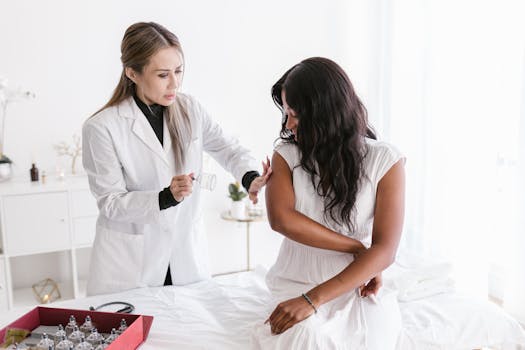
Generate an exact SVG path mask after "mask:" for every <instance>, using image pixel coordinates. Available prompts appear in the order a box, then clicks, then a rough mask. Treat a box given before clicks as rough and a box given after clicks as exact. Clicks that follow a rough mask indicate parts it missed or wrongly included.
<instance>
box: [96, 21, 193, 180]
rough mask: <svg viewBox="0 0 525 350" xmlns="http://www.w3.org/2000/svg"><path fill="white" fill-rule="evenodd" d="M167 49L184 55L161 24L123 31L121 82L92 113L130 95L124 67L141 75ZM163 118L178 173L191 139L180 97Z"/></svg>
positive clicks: (132, 86)
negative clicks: (153, 59)
mask: <svg viewBox="0 0 525 350" xmlns="http://www.w3.org/2000/svg"><path fill="white" fill-rule="evenodd" d="M167 47H173V48H175V49H177V51H179V52H180V54H181V56H182V57H183V59H184V53H183V52H182V47H181V45H180V42H179V39H178V38H177V36H176V35H175V34H173V33H172V32H170V31H169V30H167V29H166V28H165V27H163V26H161V25H160V24H157V23H154V22H147V23H146V22H139V23H135V24H133V25H131V26H130V27H129V28H128V29H126V32H125V33H124V38H123V39H122V43H121V45H120V52H121V57H120V60H121V61H122V73H121V75H120V80H119V82H118V84H117V87H116V88H115V90H114V91H113V95H112V96H111V98H110V99H109V101H108V102H107V103H106V104H105V105H104V107H102V108H101V109H100V110H98V111H97V112H96V113H95V114H97V113H99V112H100V111H103V110H104V109H106V108H108V107H112V106H116V105H118V104H119V103H121V102H122V101H124V100H126V99H127V98H129V97H130V96H133V95H134V94H135V90H136V86H135V83H133V81H131V79H129V78H128V77H127V76H126V68H127V67H129V68H131V69H133V70H134V71H136V72H138V73H142V72H143V70H144V67H145V66H146V65H147V64H148V63H149V60H150V58H151V57H152V56H153V55H154V54H155V53H157V52H158V51H159V50H161V49H164V48H167ZM95 114H94V115H95ZM166 117H167V118H166V122H167V125H168V130H169V133H170V137H171V141H172V142H171V144H172V147H173V153H174V155H175V167H176V168H177V170H181V169H183V167H184V163H185V148H186V146H185V145H186V144H187V142H186V141H187V138H189V137H190V136H191V125H190V118H189V115H188V109H187V105H186V103H185V101H184V100H183V97H181V96H179V94H177V97H176V98H175V102H174V103H173V104H171V105H170V106H168V107H167V108H166Z"/></svg>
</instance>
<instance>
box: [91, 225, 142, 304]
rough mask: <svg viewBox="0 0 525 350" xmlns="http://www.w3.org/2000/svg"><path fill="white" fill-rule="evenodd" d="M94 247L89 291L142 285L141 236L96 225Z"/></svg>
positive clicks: (108, 291) (98, 292) (104, 291)
mask: <svg viewBox="0 0 525 350" xmlns="http://www.w3.org/2000/svg"><path fill="white" fill-rule="evenodd" d="M97 238H98V239H97V240H96V242H95V245H94V247H93V255H92V265H91V271H90V276H89V281H88V294H90V295H92V294H102V293H112V292H116V291H122V290H126V289H131V288H137V287H140V286H141V278H142V265H143V256H144V253H143V252H144V235H142V234H127V233H123V232H119V231H114V230H108V229H104V228H100V227H99V232H98V237H97Z"/></svg>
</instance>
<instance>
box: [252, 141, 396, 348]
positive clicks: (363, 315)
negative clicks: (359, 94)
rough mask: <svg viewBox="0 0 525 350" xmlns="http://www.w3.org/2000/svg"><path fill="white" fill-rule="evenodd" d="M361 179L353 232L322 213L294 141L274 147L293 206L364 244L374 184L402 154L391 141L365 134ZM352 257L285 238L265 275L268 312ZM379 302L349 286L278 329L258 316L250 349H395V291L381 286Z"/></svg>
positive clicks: (329, 275)
mask: <svg viewBox="0 0 525 350" xmlns="http://www.w3.org/2000/svg"><path fill="white" fill-rule="evenodd" d="M366 149H367V155H366V157H365V160H364V174H365V176H364V180H363V181H362V184H361V187H360V189H359V191H358V195H357V199H356V205H355V216H354V218H355V219H354V226H355V228H356V229H355V232H349V231H348V229H346V228H344V227H342V226H339V225H337V224H336V223H335V222H333V221H332V220H330V219H328V218H325V217H324V215H323V207H324V206H323V198H322V197H320V196H319V195H318V194H317V193H316V191H315V189H314V187H313V186H312V183H311V180H310V176H309V175H308V174H307V173H306V172H305V171H304V170H303V169H302V168H300V167H298V164H299V160H300V158H299V156H300V155H299V151H298V149H297V147H296V146H295V145H291V144H280V145H278V146H277V147H276V149H275V151H276V152H278V153H279V154H280V155H281V156H282V157H283V158H284V160H285V161H286V163H287V164H288V166H289V167H290V170H291V171H292V174H293V175H292V176H293V187H294V192H295V209H296V210H298V211H299V212H301V213H302V214H304V215H306V216H308V217H309V218H311V219H313V220H315V221H317V222H319V223H321V224H323V225H324V226H326V227H329V228H330V229H332V230H334V231H336V232H340V233H344V234H346V235H347V236H349V237H352V238H355V239H358V240H359V241H361V242H362V243H363V244H364V245H365V246H367V247H369V246H370V244H371V240H372V224H373V219H374V207H375V199H376V192H377V184H378V183H379V181H380V180H381V178H382V177H383V176H384V175H385V173H386V172H387V171H388V170H389V169H390V168H391V167H392V166H393V165H394V164H395V163H396V162H398V161H399V160H401V159H404V157H403V155H402V154H401V153H400V152H399V151H398V150H397V149H396V148H395V147H393V146H392V145H390V144H388V143H385V142H381V141H376V140H371V139H366ZM352 261H353V256H352V255H351V254H347V253H340V252H336V251H331V250H325V249H319V248H313V247H310V246H306V245H303V244H300V243H297V242H295V241H292V240H290V239H288V238H284V240H283V243H282V245H281V249H280V251H279V256H278V257H277V261H276V262H275V264H274V265H273V267H272V268H271V269H270V271H269V272H268V274H267V277H266V284H267V285H268V288H269V289H270V291H271V292H272V303H271V304H270V305H269V307H268V310H267V311H268V315H265V316H266V317H267V316H269V315H270V313H271V312H272V311H273V310H274V309H275V307H276V305H277V304H279V303H280V302H282V301H285V300H288V299H291V298H295V297H297V296H300V295H301V293H305V292H307V291H308V290H310V289H312V288H314V287H315V286H317V285H318V284H321V283H323V282H325V281H326V280H328V279H330V278H332V277H334V276H335V275H337V274H338V273H339V272H341V271H342V270H343V269H344V268H345V267H347V266H348V265H349V264H350V263H351V262H352ZM377 300H378V303H377V304H376V303H374V302H373V301H372V300H370V299H369V298H362V297H360V296H359V294H358V290H357V289H356V290H352V291H350V292H348V293H345V294H343V295H341V296H340V297H338V298H336V299H334V300H332V301H330V302H328V303H326V304H324V305H322V306H321V307H320V308H319V310H318V312H317V313H316V314H313V315H312V316H310V317H309V318H307V319H306V320H304V321H302V322H300V323H298V324H296V325H295V326H293V327H292V328H290V329H288V330H287V331H286V332H284V333H282V334H280V335H272V334H271V332H270V326H269V325H264V324H263V322H264V320H263V321H262V322H261V324H260V325H258V326H256V327H255V329H254V331H253V334H252V347H253V348H254V349H272V350H276V349H283V350H285V349H286V350H292V349H301V350H307V349H322V350H330V349H352V350H354V349H381V350H387V349H395V347H396V342H397V337H398V334H399V331H400V330H401V316H400V312H399V308H398V304H397V299H396V294H395V292H394V291H389V290H387V289H386V288H384V287H383V288H381V289H380V292H379V293H378V295H377Z"/></svg>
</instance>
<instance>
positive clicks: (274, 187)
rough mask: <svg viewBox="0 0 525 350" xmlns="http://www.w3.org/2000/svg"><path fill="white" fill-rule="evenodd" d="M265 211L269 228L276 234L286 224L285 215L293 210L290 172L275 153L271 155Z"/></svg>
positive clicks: (281, 158) (293, 198)
mask: <svg viewBox="0 0 525 350" xmlns="http://www.w3.org/2000/svg"><path fill="white" fill-rule="evenodd" d="M266 210H267V212H268V221H269V222H270V226H271V227H272V229H273V230H275V231H278V232H280V231H281V228H282V227H283V226H284V225H285V223H286V219H287V213H289V212H290V211H293V210H295V193H294V189H293V182H292V172H291V171H290V168H289V167H288V164H287V163H286V161H285V160H284V158H283V157H282V156H281V155H280V154H279V153H277V152H274V153H273V156H272V176H270V178H269V180H268V183H267V184H266Z"/></svg>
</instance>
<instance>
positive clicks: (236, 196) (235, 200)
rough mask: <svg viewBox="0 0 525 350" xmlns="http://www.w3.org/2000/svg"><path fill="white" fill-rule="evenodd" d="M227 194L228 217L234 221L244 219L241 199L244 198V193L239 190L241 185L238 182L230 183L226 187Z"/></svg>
mask: <svg viewBox="0 0 525 350" xmlns="http://www.w3.org/2000/svg"><path fill="white" fill-rule="evenodd" d="M228 192H229V193H230V195H229V196H228V197H230V198H231V200H232V203H231V209H230V215H231V216H232V217H233V218H235V219H244V218H245V207H244V203H243V201H242V199H243V198H244V197H246V193H245V192H243V191H242V190H241V185H240V184H239V183H238V182H235V183H231V184H229V185H228Z"/></svg>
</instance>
